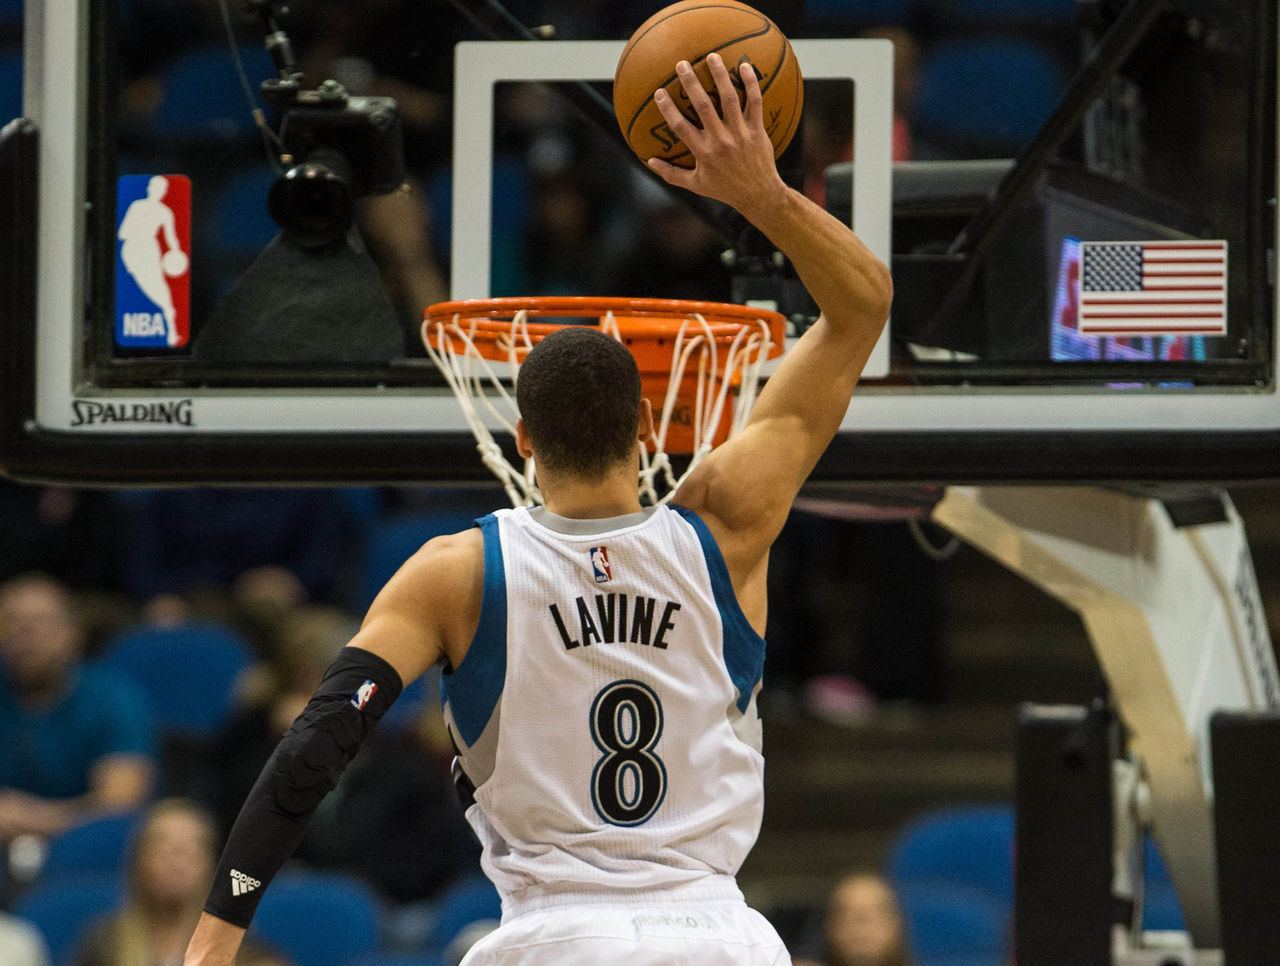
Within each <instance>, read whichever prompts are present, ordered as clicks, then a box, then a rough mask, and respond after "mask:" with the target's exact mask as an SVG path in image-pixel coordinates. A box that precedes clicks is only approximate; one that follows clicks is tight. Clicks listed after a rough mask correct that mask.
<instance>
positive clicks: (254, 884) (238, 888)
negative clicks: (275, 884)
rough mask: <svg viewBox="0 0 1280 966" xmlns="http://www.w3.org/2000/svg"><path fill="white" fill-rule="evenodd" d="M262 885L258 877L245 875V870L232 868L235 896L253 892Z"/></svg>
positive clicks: (232, 888)
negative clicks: (239, 870)
mask: <svg viewBox="0 0 1280 966" xmlns="http://www.w3.org/2000/svg"><path fill="white" fill-rule="evenodd" d="M260 885H262V883H261V882H259V881H258V880H257V879H255V878H254V877H253V876H251V875H245V874H244V873H243V872H237V871H236V870H235V869H232V870H231V894H232V895H233V896H242V895H245V894H246V893H249V892H252V891H253V890H254V889H256V888H258V886H260Z"/></svg>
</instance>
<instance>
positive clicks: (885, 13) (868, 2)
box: [804, 0, 929, 25]
mask: <svg viewBox="0 0 1280 966" xmlns="http://www.w3.org/2000/svg"><path fill="white" fill-rule="evenodd" d="M928 6H929V0H858V2H857V3H850V2H849V0H807V2H806V3H805V6H804V14H805V17H806V19H807V20H809V21H823V22H833V23H849V24H862V25H866V24H900V23H906V22H907V21H908V20H910V19H911V18H912V17H914V16H915V15H916V14H917V13H919V12H920V11H921V10H923V9H925V8H926V7H928Z"/></svg>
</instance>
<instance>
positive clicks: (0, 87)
mask: <svg viewBox="0 0 1280 966" xmlns="http://www.w3.org/2000/svg"><path fill="white" fill-rule="evenodd" d="M21 116H22V51H21V50H20V49H19V50H6V51H3V52H0V127H4V126H5V125H6V124H8V123H9V122H10V121H12V120H13V119H14V118H15V117H21Z"/></svg>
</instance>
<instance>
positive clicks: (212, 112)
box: [148, 44, 276, 142]
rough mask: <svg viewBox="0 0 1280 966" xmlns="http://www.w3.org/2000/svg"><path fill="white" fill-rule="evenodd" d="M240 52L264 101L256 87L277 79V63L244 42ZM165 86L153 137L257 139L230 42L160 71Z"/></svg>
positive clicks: (182, 58) (151, 125)
mask: <svg viewBox="0 0 1280 966" xmlns="http://www.w3.org/2000/svg"><path fill="white" fill-rule="evenodd" d="M238 50H239V53H240V59H241V61H242V62H243V63H244V69H245V73H246V74H247V76H248V78H249V89H250V91H252V92H253V94H254V97H255V103H259V102H258V101H257V84H258V82H260V81H263V80H266V79H267V78H269V77H275V76H276V69H275V65H274V64H273V63H272V62H271V57H270V55H269V54H268V53H267V52H266V50H265V49H264V48H263V47H262V46H261V45H260V44H243V45H241V46H240V47H239V48H238ZM160 83H161V86H162V87H163V89H164V96H163V98H162V99H161V101H160V103H159V104H158V105H157V106H156V108H155V110H154V111H153V112H152V114H151V116H150V118H149V119H148V121H149V123H148V130H149V133H150V134H151V135H152V136H153V137H156V138H164V139H177V138H181V139H184V140H187V141H195V142H201V141H204V142H208V141H234V140H247V139H250V138H253V137H255V136H256V130H257V129H256V127H255V125H254V123H253V115H252V108H251V107H250V104H249V102H248V100H247V99H246V98H245V93H244V87H243V86H242V84H241V81H240V76H239V74H237V73H236V67H235V60H234V59H233V58H232V55H231V51H230V49H229V48H228V47H227V45H226V44H210V45H208V46H206V47H201V48H198V49H196V50H192V51H189V52H187V53H183V54H179V55H178V56H177V57H175V58H174V59H173V60H172V61H171V62H170V63H169V64H168V65H167V66H166V67H165V69H164V70H163V71H162V72H161V74H160ZM259 106H260V103H259Z"/></svg>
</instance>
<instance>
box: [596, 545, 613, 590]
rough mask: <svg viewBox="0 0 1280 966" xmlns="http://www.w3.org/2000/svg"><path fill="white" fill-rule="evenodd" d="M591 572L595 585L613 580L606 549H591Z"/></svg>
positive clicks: (607, 549)
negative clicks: (594, 577) (593, 574)
mask: <svg viewBox="0 0 1280 966" xmlns="http://www.w3.org/2000/svg"><path fill="white" fill-rule="evenodd" d="M591 570H592V571H593V572H594V573H595V576H596V583H597V584H603V583H604V582H605V581H609V580H613V568H612V567H610V566H609V548H608V547H592V548H591Z"/></svg>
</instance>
